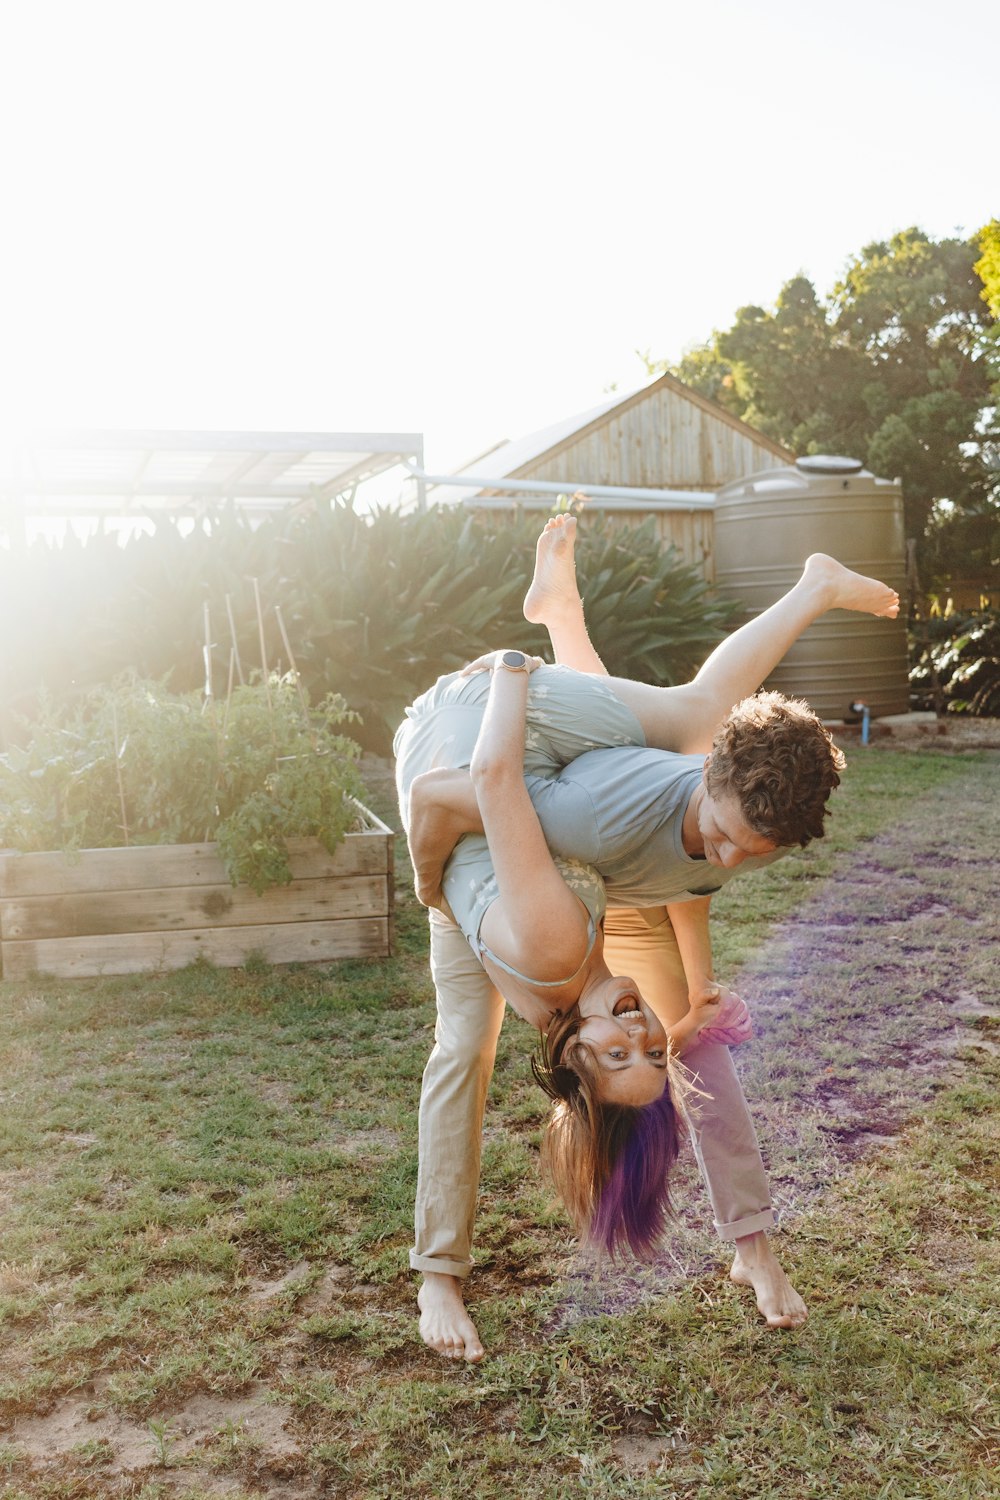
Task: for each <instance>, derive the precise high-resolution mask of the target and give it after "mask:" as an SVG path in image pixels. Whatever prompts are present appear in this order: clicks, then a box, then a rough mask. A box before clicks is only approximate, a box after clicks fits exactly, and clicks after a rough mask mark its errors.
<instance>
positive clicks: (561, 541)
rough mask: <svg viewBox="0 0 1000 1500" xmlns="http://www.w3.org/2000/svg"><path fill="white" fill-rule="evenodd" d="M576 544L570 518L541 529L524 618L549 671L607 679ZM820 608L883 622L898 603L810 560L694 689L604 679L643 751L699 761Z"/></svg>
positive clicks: (845, 571) (884, 590)
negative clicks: (546, 639) (556, 667)
mask: <svg viewBox="0 0 1000 1500" xmlns="http://www.w3.org/2000/svg"><path fill="white" fill-rule="evenodd" d="M575 541H576V517H575V516H567V515H562V516H555V517H553V518H552V519H551V520H550V521H548V522H547V523H546V526H545V529H544V530H543V532H542V534H541V536H540V537H539V539H538V546H537V550H536V554H535V574H534V577H533V578H532V581H531V585H530V587H529V589H528V593H527V595H526V597H525V601H524V613H525V616H526V618H527V619H529V620H531V621H533V622H535V623H538V624H542V625H545V627H546V629H547V630H548V632H549V636H550V638H551V641H552V647H553V650H554V652H555V656H556V661H557V662H559V663H560V664H562V665H564V666H569V667H574V668H575V669H576V670H577V671H580V672H588V673H593V674H603V675H605V676H607V672H606V668H605V667H604V664H603V662H602V661H601V659H600V657H599V656H598V654H597V652H596V650H595V648H594V646H593V644H592V643H591V640H590V637H589V635H588V634H587V627H586V622H585V620H584V612H583V603H582V601H581V599H580V593H579V589H578V587H577V581H576V564H575V558H574V547H575ZM829 609H848V610H854V611H858V612H860V613H865V614H872V615H877V616H882V617H885V618H887V619H892V618H894V617H895V616H896V614H897V613H898V611H899V598H898V596H897V594H896V592H895V590H894V589H891V588H889V587H888V586H887V585H886V584H884V583H880V582H879V581H878V580H877V579H874V578H865V577H864V576H863V575H862V574H860V573H854V572H852V571H851V570H850V569H849V568H845V567H844V566H843V565H842V564H841V563H838V562H837V561H836V560H835V559H834V558H832V557H828V556H826V554H825V553H822V552H817V553H814V554H813V555H812V556H811V557H809V558H807V560H806V563H805V567H804V568H803V571H802V576H801V577H800V578H799V580H798V582H797V583H796V584H795V585H794V587H793V588H791V589H790V590H789V591H788V593H787V594H785V595H784V596H783V597H782V598H781V599H779V600H778V601H777V603H776V604H772V605H771V606H770V608H769V609H766V610H764V611H763V612H762V613H761V614H759V615H756V616H755V617H754V618H753V619H752V620H750V621H749V622H748V623H747V624H746V625H744V626H742V627H741V628H740V629H739V630H735V631H733V633H732V634H731V635H729V636H727V637H726V639H725V640H724V641H722V642H721V643H720V644H719V645H718V646H717V647H716V648H715V650H714V651H713V652H712V654H711V656H710V657H709V658H708V660H707V661H706V662H705V664H704V666H703V667H702V668H701V669H700V671H699V672H698V673H697V675H696V676H695V678H694V679H693V681H691V682H689V683H686V684H684V685H683V686H681V687H672V688H660V687H653V686H652V685H650V684H648V683H640V682H632V681H630V680H629V679H628V678H624V677H608V679H607V681H608V685H609V686H610V687H612V688H613V689H614V691H615V693H616V694H617V695H618V696H619V697H620V698H621V700H622V702H624V703H625V704H626V705H627V706H628V707H629V708H631V710H632V711H633V713H634V714H635V715H636V717H637V718H638V720H639V722H640V724H641V725H642V728H643V732H644V734H645V736H646V743H647V744H649V745H652V746H653V747H655V748H656V749H659V750H677V751H681V752H682V753H684V754H697V753H705V752H707V751H708V750H709V749H710V748H711V744H712V739H713V737H714V735H715V731H716V729H717V728H718V726H719V724H720V723H721V722H722V720H723V719H724V718H725V716H726V714H727V713H728V712H729V710H730V709H731V708H732V707H733V705H734V704H736V703H738V702H739V701H740V699H741V698H745V697H747V696H748V695H749V694H751V693H754V692H756V690H757V689H758V688H759V687H760V685H761V683H762V682H763V681H764V679H765V678H766V677H767V676H768V675H769V674H770V673H771V672H773V671H774V668H775V667H776V666H777V665H778V663H779V662H780V661H781V659H782V657H783V656H784V655H785V653H786V652H787V651H788V650H789V648H790V647H791V646H792V645H794V643H795V642H796V641H797V640H798V638H799V636H800V635H801V634H802V633H803V631H804V630H806V629H807V628H808V627H809V626H810V625H811V624H812V623H813V622H814V621H815V620H817V619H819V617H820V615H822V614H825V613H826V611H827V610H829Z"/></svg>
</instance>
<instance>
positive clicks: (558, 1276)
mask: <svg viewBox="0 0 1000 1500" xmlns="http://www.w3.org/2000/svg"><path fill="white" fill-rule="evenodd" d="M850 761H851V764H850V768H849V772H848V778H847V781H846V783H845V788H844V790H843V792H842V793H841V794H840V795H839V799H838V803H837V812H836V814H835V817H834V819H833V832H832V834H831V836H830V837H829V838H828V839H827V840H826V841H825V842H824V844H823V845H821V846H820V847H818V848H815V849H811V850H808V851H806V852H805V853H803V854H802V855H801V856H800V857H799V858H797V859H790V860H786V861H783V862H780V863H779V864H777V865H775V866H774V867H773V868H770V869H768V870H765V871H763V872H761V873H760V874H758V875H755V876H754V878H753V879H752V880H747V881H744V882H737V883H735V884H734V885H733V886H732V887H730V888H729V889H728V890H727V891H726V892H725V893H723V895H722V896H721V897H720V898H719V901H718V912H717V917H716V924H715V925H716V946H717V951H718V956H719V964H718V967H719V971H720V973H721V974H723V975H724V976H725V977H726V978H727V979H729V980H731V981H734V982H735V983H736V984H737V987H738V988H740V990H741V992H742V993H743V994H744V995H745V996H746V997H747V998H748V999H749V1001H750V1003H751V1008H752V1009H753V1011H754V1013H755V1016H756V1018H757V1023H758V1036H757V1039H756V1040H755V1041H754V1042H753V1043H752V1044H751V1045H750V1046H749V1047H748V1048H745V1049H743V1051H744V1053H745V1054H746V1055H745V1056H744V1057H743V1058H742V1060H741V1066H742V1067H743V1069H744V1074H745V1079H746V1085H747V1091H748V1095H749V1097H750V1100H751V1106H752V1108H753V1111H754V1114H755V1118H756V1119H757V1120H758V1123H759V1128H760V1133H761V1137H762V1142H763V1145H764V1149H765V1155H766V1157H767V1159H768V1161H769V1164H770V1167H771V1170H772V1174H773V1181H774V1187H775V1193H776V1198H777V1201H778V1203H779V1205H780V1206H781V1207H782V1209H783V1213H784V1218H783V1229H782V1232H781V1233H780V1234H779V1236H778V1241H779V1253H780V1254H781V1255H782V1257H783V1259H784V1261H785V1263H786V1265H787V1266H788V1268H789V1270H790V1272H791V1274H792V1276H793V1280H794V1281H795V1282H796V1285H797V1286H798V1287H799V1289H800V1290H801V1291H802V1292H803V1295H804V1296H805V1297H806V1300H807V1302H808V1303H809V1305H810V1309H811V1317H810V1319H809V1321H808V1322H807V1323H806V1324H805V1326H804V1327H803V1328H802V1329H800V1330H798V1331H796V1332H794V1333H790V1334H789V1333H784V1334H782V1333H772V1332H768V1331H767V1330H766V1329H765V1328H764V1327H763V1326H762V1325H761V1323H760V1320H759V1318H758V1316H757V1313H756V1310H755V1308H754V1306H753V1303H752V1298H751V1296H750V1294H749V1292H746V1291H744V1290H741V1289H738V1288H736V1287H734V1286H732V1285H731V1284H730V1283H729V1281H728V1279H727V1277H726V1275H725V1271H726V1260H725V1256H724V1252H723V1251H722V1249H721V1247H720V1246H719V1244H718V1242H717V1241H716V1240H715V1238H714V1236H713V1234H712V1232H711V1228H710V1223H709V1218H708V1213H707V1208H706V1205H705V1203H704V1196H703V1194H702V1192H701V1189H700V1185H699V1183H698V1180H697V1178H696V1176H695V1175H694V1174H693V1172H692V1170H691V1168H690V1165H689V1164H688V1165H686V1166H685V1168H684V1186H683V1187H682V1189H681V1190H680V1192H679V1194H678V1197H679V1199H680V1200H681V1203H682V1218H681V1221H680V1222H679V1223H678V1225H677V1228H676V1232H675V1233H674V1235H673V1236H672V1237H671V1239H670V1241H669V1243H668V1244H667V1245H666V1246H665V1247H664V1252H663V1255H662V1257H661V1258H660V1260H659V1262H658V1263H657V1264H656V1265H655V1266H652V1267H649V1268H638V1267H636V1266H635V1265H633V1264H631V1263H628V1264H621V1265H619V1266H617V1267H611V1268H609V1267H601V1266H597V1265H593V1264H589V1263H587V1262H584V1261H582V1260H581V1259H580V1258H579V1257H578V1256H577V1255H576V1252H575V1247H574V1244H573V1241H572V1238H571V1236H570V1234H569V1232H568V1230H567V1226H566V1223H565V1220H564V1218H563V1217H562V1214H561V1212H560V1211H559V1210H558V1209H557V1207H555V1206H554V1205H553V1204H552V1202H551V1200H550V1197H549V1195H548V1193H547V1192H546V1190H545V1189H544V1187H543V1185H542V1184H541V1182H540V1180H539V1175H538V1170H537V1144H538V1139H539V1133H540V1127H541V1124H542V1120H543V1112H544V1105H545V1101H544V1099H543V1097H542V1095H541V1093H540V1092H539V1090H538V1089H537V1088H536V1086H535V1085H534V1084H533V1083H532V1082H531V1081H530V1077H529V1074H528V1068H527V1048H526V1041H527V1039H528V1033H527V1030H526V1028H524V1027H523V1026H522V1025H521V1023H519V1022H518V1021H517V1020H516V1018H512V1019H511V1020H510V1021H509V1022H508V1024H507V1026H506V1027H505V1031H504V1035H503V1037H502V1039H501V1046H500V1052H499V1056H498V1062H497V1070H496V1075H495V1080H494V1086H493V1090H492V1094H491V1104H490V1109H489V1114H488V1119H487V1132H486V1148H485V1174H484V1184H483V1193H482V1199H481V1208H480V1217H479V1250H478V1257H479V1258H478V1266H477V1270H476V1272H475V1274H474V1277H473V1279H472V1281H471V1282H470V1288H469V1289H470V1301H471V1304H472V1308H473V1312H474V1315H475V1316H476V1318H477V1321H478V1323H479V1327H480V1331H481V1333H482V1334H483V1337H484V1340H485V1341H486V1343H487V1346H488V1348H489V1350H490V1354H489V1356H488V1358H487V1360H486V1361H485V1362H484V1363H483V1364H482V1365H480V1366H476V1367H461V1368H456V1367H454V1366H453V1365H451V1364H449V1363H447V1362H445V1361H443V1360H441V1359H439V1358H438V1357H437V1356H435V1355H433V1354H431V1353H430V1352H428V1351H426V1350H424V1349H423V1347H422V1346H421V1345H420V1344H419V1342H417V1341H416V1337H415V1334H416V1325H415V1319H414V1291H415V1284H414V1278H413V1277H412V1276H411V1274H410V1273H409V1271H408V1270H407V1269H406V1252H407V1249H408V1246H409V1244H410V1232H411V1231H410V1218H411V1210H412V1198H413V1189H414V1180H415V1171H416V1139H415V1138H416V1110H417V1100H418V1093H419V1086H420V1074H421V1070H422V1068H423V1064H424V1061H425V1059H426V1055H427V1052H428V1050H429V1047H430V1043H431V1032H432V1025H433V997H432V992H431V987H430V984H429V979H428V975H427V972H426V956H425V949H426V944H425V928H424V918H423V914H422V912H421V910H420V908H419V907H417V905H416V903H415V902H414V901H413V899H412V897H409V896H408V895H407V894H405V867H404V864H403V859H404V858H405V856H404V855H403V854H402V853H401V863H400V880H401V885H402V886H403V887H404V891H403V893H402V894H401V901H400V919H399V934H398V938H399V941H398V953H397V956H396V957H395V958H393V959H391V960H387V961H384V962H377V963H357V964H352V963H344V964H339V965H330V966H315V967H305V966H303V967H298V968H290V969H271V968H268V967H266V966H263V965H261V966H257V967H254V966H252V965H251V966H249V967H248V968H246V969H244V970H236V971H222V970H219V971H215V970H212V969H210V968H208V967H198V966H196V967H194V968H191V969H188V970H186V971H184V972H182V973H180V974H172V975H166V976H155V977H148V978H144V979H141V980H133V979H123V978H116V979H106V980H102V981H97V980H95V981H76V982H66V981H55V980H44V979H39V980H36V981H34V982H30V983H28V982H26V983H18V984H13V983H6V984H4V985H2V987H0V1048H2V1063H3V1067H2V1094H3V1105H4V1108H3V1116H2V1148H0V1204H2V1209H3V1212H2V1218H0V1230H2V1243H0V1314H2V1335H0V1336H2V1361H0V1495H2V1496H4V1497H9V1500H15V1497H20V1496H25V1497H27V1496H39V1497H41V1496H46V1497H52V1500H56V1497H65V1500H69V1497H78V1496H79V1497H83V1496H119V1495H120V1496H143V1497H145V1500H153V1497H160V1496H163V1497H167V1496H190V1497H195V1496H203V1495H204V1496H208V1495H220V1496H221V1495H227V1496H231V1497H235V1500H239V1497H242V1496H245V1497H249V1496H258V1495H268V1496H276V1497H277V1496H281V1497H287V1500H295V1497H303V1500H305V1497H313V1496H316V1497H319V1496H330V1497H339V1496H344V1497H386V1500H388V1497H391V1496H399V1495H406V1496H418V1497H444V1496H455V1497H459V1496H462V1497H465V1496H476V1497H478V1500H492V1497H504V1500H533V1497H538V1500H543V1497H544V1500H557V1497H562V1496H568V1495H583V1496H594V1497H608V1500H611V1497H615V1500H617V1497H632V1496H649V1497H654V1496H655V1497H671V1496H682V1497H685V1500H688V1497H690V1500H694V1497H706V1500H707V1497H713V1500H717V1497H720V1496H721V1497H741V1500H742V1497H746V1500H751V1497H755V1500H756V1497H770V1496H774V1497H789V1500H792V1497H796V1500H798V1497H805V1496H824V1497H826V1496H830V1495H836V1496H843V1497H856V1500H874V1497H893V1500H896V1497H898V1500H912V1497H932V1496H933V1497H936V1496H942V1497H943V1496H954V1497H956V1500H959V1497H962V1500H964V1497H975V1496H983V1497H985V1496H987V1495H995V1494H996V1493H997V1490H996V1472H997V1470H996V1461H997V1451H998V1433H1000V1424H998V1410H997V1353H996V1351H997V1347H998V1344H1000V1320H998V1316H997V1311H996V1306H995V1288H996V1277H997V1269H998V1264H997V1263H998V1256H997V1241H996V1225H997V1206H996V1198H997V1187H998V1181H997V1176H998V1174H997V1161H998V1149H997V1144H998V1127H997V1104H996V1081H997V1074H998V1071H1000V1068H998V1056H997V1045H996V1030H997V1024H998V1020H997V1018H998V1011H997V1008H996V1005H995V995H996V982H997V971H998V965H997V958H998V942H997V934H996V888H997V877H996V863H997V857H998V854H1000V798H998V797H997V782H998V772H1000V761H998V759H997V758H996V757H995V756H990V755H985V754H978V755H971V756H948V755H944V754H940V753H936V752H935V751H934V750H933V749H927V750H922V751H920V752H919V753H904V752H902V751H900V750H888V749H874V748H873V749H872V750H869V751H860V750H858V749H855V750H854V751H853V753H852V754H851V756H850ZM377 810H378V811H380V812H382V813H383V814H384V813H390V815H391V810H390V809H389V808H388V807H382V808H377Z"/></svg>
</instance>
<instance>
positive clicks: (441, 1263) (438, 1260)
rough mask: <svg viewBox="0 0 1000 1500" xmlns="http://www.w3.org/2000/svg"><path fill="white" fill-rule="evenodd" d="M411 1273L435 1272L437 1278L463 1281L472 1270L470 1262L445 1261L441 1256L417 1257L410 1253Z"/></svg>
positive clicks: (413, 1251) (413, 1252)
mask: <svg viewBox="0 0 1000 1500" xmlns="http://www.w3.org/2000/svg"><path fill="white" fill-rule="evenodd" d="M410 1270H411V1271H436V1272H437V1274H438V1275H439V1276H459V1277H461V1279H462V1280H463V1281H464V1280H465V1278H466V1276H468V1274H469V1272H470V1271H471V1270H472V1262H471V1260H447V1259H445V1257H444V1256H442V1255H418V1254H417V1252H416V1250H411V1251H410Z"/></svg>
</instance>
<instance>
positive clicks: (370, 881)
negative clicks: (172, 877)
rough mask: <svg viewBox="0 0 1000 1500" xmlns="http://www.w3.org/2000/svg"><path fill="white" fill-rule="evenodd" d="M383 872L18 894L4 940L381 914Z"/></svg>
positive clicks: (4, 911) (9, 907)
mask: <svg viewBox="0 0 1000 1500" xmlns="http://www.w3.org/2000/svg"><path fill="white" fill-rule="evenodd" d="M389 903H390V898H389V889H388V880H387V877H386V876H385V875H384V874H382V875H353V876H339V877H330V878H327V879H317V880H295V881H293V882H292V883H291V885H285V886H272V887H271V888H270V889H268V890H266V891H264V893H263V894H262V895H260V896H256V895H254V893H253V891H252V890H250V888H249V887H248V886H236V887H233V886H231V885H229V884H228V883H227V884H225V885H194V886H167V887H160V888H157V889H153V890H137V891H94V892H80V893H74V894H71V895H60V896H53V895H46V896H25V897H22V898H21V899H19V900H13V901H3V902H0V930H2V932H3V939H4V942H23V941H26V940H30V939H36V938H62V937H86V936H91V935H96V934H98V933H110V932H172V931H180V930H182V929H184V928H192V927H194V928H201V927H224V926H230V927H232V926H237V927H239V926H258V927H259V926H265V925H269V924H272V923H277V922H317V921H325V920H330V919H334V918H335V919H338V920H339V919H340V918H344V917H384V916H386V914H387V913H388V911H389Z"/></svg>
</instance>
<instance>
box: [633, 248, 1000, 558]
mask: <svg viewBox="0 0 1000 1500" xmlns="http://www.w3.org/2000/svg"><path fill="white" fill-rule="evenodd" d="M984 273H985V274H986V276H987V277H988V278H990V277H992V280H991V282H990V285H991V286H992V287H993V288H994V291H993V292H992V293H991V291H990V289H989V287H987V286H985V285H984V280H983V274H984ZM994 299H995V300H994ZM998 303H1000V226H998V225H996V221H994V225H992V226H987V229H985V230H983V231H982V232H981V233H980V235H978V236H976V237H975V238H974V239H971V240H962V239H944V240H940V241H934V240H932V239H930V238H929V237H928V236H927V235H926V234H924V233H923V231H921V230H919V229H906V230H903V231H901V232H900V233H899V234H896V235H894V236H893V237H892V239H891V240H889V241H887V242H886V241H878V242H875V243H873V244H870V245H866V246H865V247H864V248H863V249H862V250H861V252H860V253H859V254H858V255H857V256H856V257H855V258H854V259H853V260H852V261H851V262H850V264H849V265H848V266H847V268H846V270H845V272H844V275H843V278H842V280H841V281H839V282H838V283H837V285H836V286H835V287H834V288H833V290H832V292H831V293H830V294H829V296H828V297H826V299H825V300H822V301H821V300H820V298H819V297H818V296H817V294H816V290H815V288H814V286H813V285H812V283H811V282H810V281H809V280H808V279H807V278H806V277H805V276H802V275H799V276H796V277H793V278H792V280H791V281H788V282H786V283H785V285H784V286H783V287H782V289H781V292H780V294H779V296H778V300H777V303H776V304H775V306H774V307H773V308H763V307H743V308H741V309H740V310H739V312H738V313H737V315H736V321H735V323H734V324H733V326H732V328H730V329H727V330H725V331H723V332H719V331H717V332H715V333H714V334H713V335H712V337H711V339H710V340H708V342H707V343H706V344H704V345H703V346H701V347H700V348H697V349H694V350H692V351H690V352H689V353H688V354H686V355H685V356H684V357H683V359H681V360H680V362H679V363H678V364H676V365H673V366H668V365H667V364H666V363H661V364H659V365H654V364H652V363H650V362H649V361H647V363H649V367H650V369H651V370H655V369H659V370H663V369H668V368H669V369H670V371H671V373H672V374H674V375H676V376H677V377H678V378H679V379H681V380H683V381H685V382H686V383H687V384H689V385H692V386H693V387H694V388H695V389H696V390H699V391H701V392H702V393H703V394H705V395H707V396H709V397H711V399H713V400H715V401H718V402H719V404H720V405H721V406H723V407H724V408H725V409H726V410H728V411H731V412H732V413H733V414H734V415H736V416H738V417H741V418H742V419H743V420H744V421H746V422H749V423H751V425H753V426H754V427H757V428H758V429H759V430H760V431H762V432H764V433H766V434H767V435H768V436H769V437H772V438H775V439H776V440H777V441H779V442H781V443H783V444H785V445H786V446H787V447H789V448H791V449H792V450H793V451H795V452H798V453H821V452H836V453H847V454H850V455H852V456H853V457H856V458H860V459H862V460H863V461H864V462H865V463H866V464H867V466H868V467H869V468H871V469H872V470H873V471H874V472H875V473H877V474H880V475H882V476H886V477H895V476H897V475H898V476H899V477H900V478H901V479H902V481H903V493H904V497H905V505H906V519H907V531H908V534H909V535H911V536H914V537H917V538H920V539H921V549H920V556H921V565H922V568H923V571H924V573H925V581H927V582H931V583H944V582H947V580H948V579H949V578H952V577H969V576H974V577H977V578H981V580H982V581H983V582H984V583H985V582H987V581H988V578H989V575H990V572H991V570H992V569H994V568H995V567H996V566H997V557H998V552H1000V511H998V473H997V468H996V463H995V442H996V425H995V413H994V410H993V406H992V402H993V399H994V397H993V393H992V392H991V373H992V371H993V370H995V365H994V364H993V359H992V357H991V356H993V355H997V354H998V353H1000V345H998V344H997V342H996V327H997V325H996V307H997V305H998ZM991 314H992V316H991Z"/></svg>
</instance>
